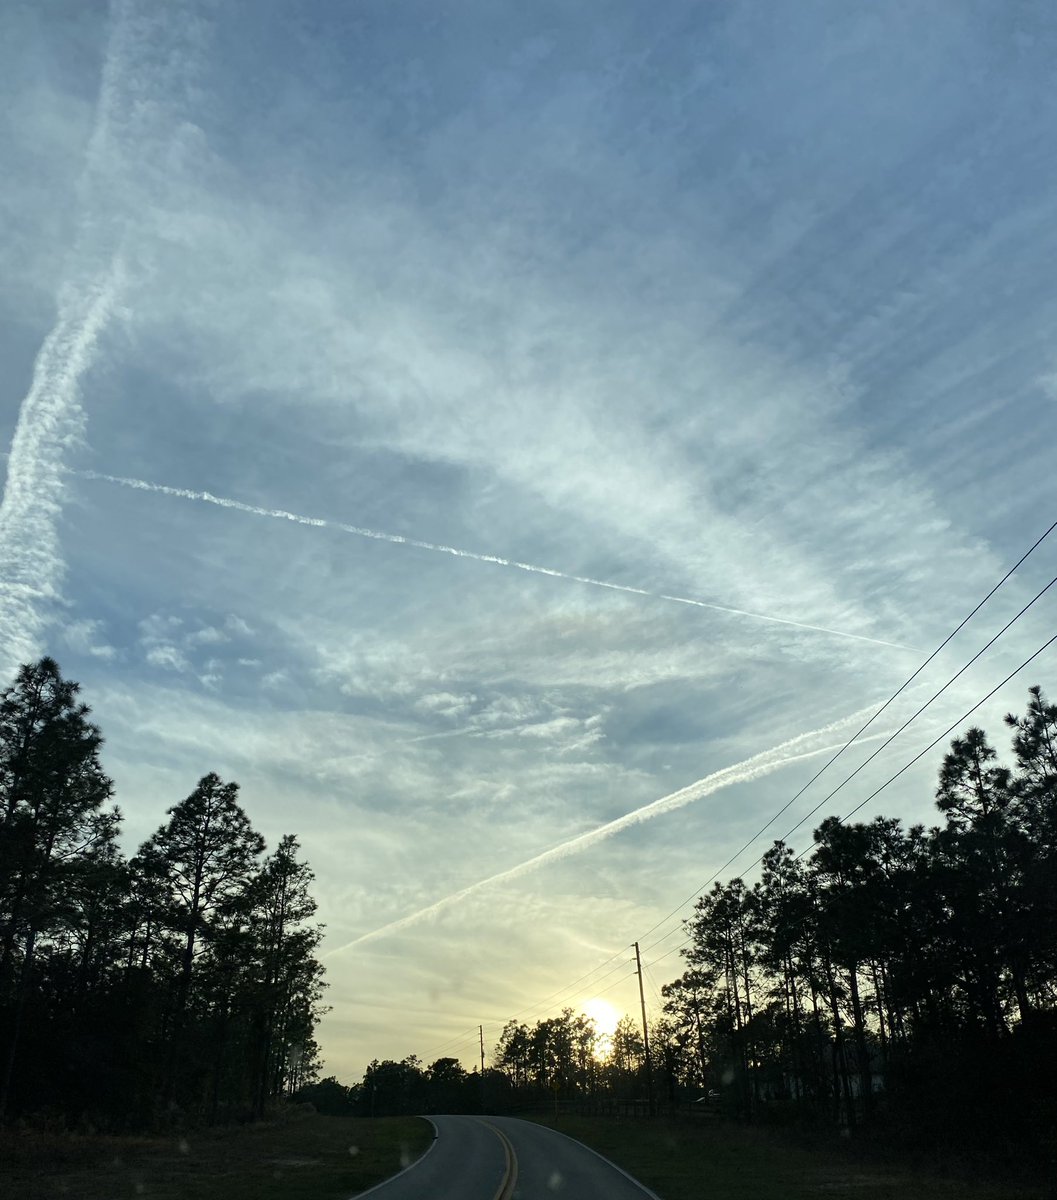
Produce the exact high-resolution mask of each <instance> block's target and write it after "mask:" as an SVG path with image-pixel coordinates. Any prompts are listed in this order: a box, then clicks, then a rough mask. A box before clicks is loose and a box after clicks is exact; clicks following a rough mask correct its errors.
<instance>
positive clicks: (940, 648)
mask: <svg viewBox="0 0 1057 1200" xmlns="http://www.w3.org/2000/svg"><path fill="white" fill-rule="evenodd" d="M1055 529H1057V521H1054V522H1053V523H1052V524H1051V525H1050V526H1049V527H1048V528H1047V529H1046V530H1045V531H1044V532H1043V533H1042V534H1040V535H1039V537H1037V538H1036V539H1035V541H1034V542H1033V543H1032V544H1031V546H1029V547H1028V549H1027V550H1025V551H1024V553H1023V554H1022V555H1021V556H1020V558H1018V559H1017V561H1016V562H1015V563H1014V564H1013V565H1012V566H1011V567H1010V568H1009V569H1008V570H1007V571H1006V572H1005V574H1004V575H1003V576H1002V578H1001V579H999V581H998V582H997V583H996V584H994V586H993V587H992V588H991V589H990V591H988V593H987V594H986V595H985V596H984V597H983V599H982V600H980V601H979V602H978V603H977V604H976V605H975V607H974V608H973V609H972V611H971V612H969V613H968V614H967V615H966V616H964V617H963V618H962V619H961V621H959V623H958V624H957V625H956V626H955V627H954V629H952V630H951V632H950V633H948V634H947V636H946V637H945V638H944V639H943V641H942V642H940V644H939V645H938V646H937V647H936V649H935V650H933V651H932V653H931V654H929V656H928V657H927V658H926V659H924V660H923V661H922V662H921V664H920V665H919V666H918V667H917V669H916V670H915V671H914V672H913V673H912V674H911V675H909V676H908V677H907V678H906V679H905V680H904V681H903V682H902V683H901V684H900V685H899V687H898V688H896V690H895V691H894V692H893V693H892V694H891V696H889V697H888V699H887V700H886V701H885V702H884V703H883V704H882V705H881V706H880V707H879V708H878V709H877V711H876V712H875V713H874V714H873V716H871V717H870V718H869V720H867V721H866V723H865V724H863V725H862V726H860V728H859V729H857V730H856V731H855V733H853V734H852V735H851V737H850V738H848V740H847V741H846V742H845V743H844V744H843V745H842V746H841V747H840V749H839V750H837V751H836V752H835V753H834V754H833V755H832V756H831V757H830V758H828V759H827V760H826V761H825V762H824V763H823V764H822V766H821V767H819V769H818V770H817V771H816V772H815V774H814V775H812V776H811V778H810V779H809V780H808V781H807V782H806V783H805V784H804V785H803V787H801V788H800V790H799V791H798V792H797V793H796V794H795V795H794V796H792V798H791V799H789V800H788V801H787V802H786V803H785V804H783V805H782V807H781V808H780V809H778V811H777V812H776V813H774V814H773V815H772V816H771V817H770V818H769V819H768V820H767V821H766V822H765V823H764V824H763V825H762V826H761V827H760V828H759V829H758V830H757V831H756V833H754V834H753V835H752V837H751V838H749V840H748V841H747V842H746V843H745V844H744V845H743V846H741V847H740V849H738V850H737V851H736V852H735V853H734V854H733V855H732V856H731V857H730V858H729V859H727V861H726V862H725V863H724V864H723V866H721V867H720V868H719V869H718V870H717V871H715V872H714V873H713V874H712V875H711V876H710V877H709V878H708V879H707V880H705V882H704V883H703V884H702V885H701V886H700V887H699V888H697V889H695V891H694V892H693V894H692V895H690V896H688V897H687V898H686V899H685V900H683V901H682V902H681V903H680V904H677V905H676V907H675V908H673V909H672V911H671V912H670V913H668V914H667V916H664V917H662V918H661V919H660V920H659V921H657V922H656V923H655V924H654V925H652V926H651V927H650V928H649V929H647V930H646V932H645V933H644V934H643V935H642V937H641V938H640V940H643V941H644V940H645V939H646V938H648V937H649V936H650V934H652V933H654V932H656V931H657V930H658V929H660V927H661V926H662V925H666V924H667V923H668V922H669V921H670V920H671V919H672V917H674V916H676V915H677V914H678V913H680V912H682V910H683V909H684V908H685V907H686V906H687V905H688V904H690V903H691V902H692V901H693V900H695V899H696V898H697V897H698V896H700V895H701V893H702V892H704V890H705V888H707V887H708V886H709V885H710V884H712V883H714V882H715V881H716V880H717V879H718V878H719V876H720V875H722V874H723V872H724V871H725V870H726V869H727V868H728V867H730V866H731V865H732V864H733V863H735V862H737V860H738V859H739V858H740V857H741V856H742V855H743V854H744V853H745V851H746V850H748V848H749V847H750V846H751V845H752V844H753V843H754V842H756V841H758V840H759V838H761V837H762V836H763V835H764V833H766V832H767V830H768V829H770V827H771V826H772V825H773V824H774V823H775V821H777V820H778V818H779V817H780V816H781V815H782V814H783V813H784V812H787V811H788V810H789V809H790V808H791V807H792V806H793V805H794V804H795V803H796V802H797V800H799V799H800V797H801V796H802V795H803V794H804V793H805V792H806V791H807V790H808V788H809V787H811V785H812V784H813V783H815V782H816V780H818V779H819V777H820V776H821V775H822V774H823V773H824V772H825V771H827V770H829V768H830V767H831V766H832V765H833V764H834V763H835V762H836V761H837V759H839V758H840V757H841V755H843V754H844V753H845V751H847V750H848V749H850V747H851V746H852V745H853V744H854V743H855V742H856V741H857V740H858V739H859V738H860V737H861V736H862V735H863V734H864V733H865V732H866V730H867V729H869V728H870V726H871V725H872V724H873V723H874V722H875V721H876V720H877V718H878V717H879V716H880V715H881V714H882V713H883V712H884V711H885V710H886V709H887V708H888V707H889V705H891V704H892V703H893V702H894V701H895V700H897V699H898V698H899V696H901V695H902V694H903V692H905V691H906V689H907V688H908V687H909V686H910V685H911V684H912V683H913V682H914V680H915V679H917V677H918V676H919V675H920V674H921V672H922V671H924V670H925V668H926V667H927V666H928V665H929V663H931V662H932V661H933V659H935V658H936V656H937V655H938V654H940V653H941V652H942V651H943V650H944V649H945V648H946V647H947V646H948V645H949V644H950V642H951V641H953V640H954V638H955V637H957V635H958V634H959V633H961V631H962V630H963V629H964V628H965V627H966V625H968V624H969V622H970V621H971V620H972V619H973V617H975V616H976V614H977V613H978V612H979V611H980V610H981V609H982V608H983V606H984V605H985V604H986V603H987V602H988V600H990V599H991V597H992V596H993V595H994V594H995V593H996V592H997V591H998V590H999V588H1001V587H1002V586H1003V584H1005V583H1006V582H1007V581H1008V580H1009V579H1010V577H1011V576H1012V575H1013V574H1014V573H1015V572H1016V571H1017V570H1018V569H1019V568H1020V567H1021V566H1022V565H1023V564H1024V563H1025V562H1026V561H1027V559H1028V558H1029V557H1030V556H1031V555H1032V554H1033V553H1034V552H1035V551H1036V550H1037V549H1038V548H1039V546H1041V545H1042V543H1043V542H1044V541H1045V540H1046V539H1047V538H1048V537H1049V536H1050V534H1051V533H1053V531H1054V530H1055ZM1047 586H1051V585H1047ZM1045 590H1046V589H1045V588H1044V589H1043V591H1045ZM1035 599H1036V600H1037V599H1038V596H1036V597H1035ZM1031 603H1032V604H1033V603H1034V600H1033V601H1031ZM1027 607H1030V604H1029V605H1028V606H1027ZM1019 615H1020V614H1018V616H1019ZM1014 619H1016V618H1014ZM1002 632H1004V630H1003V631H1002ZM884 745H888V742H885V743H884ZM882 749H884V746H881V747H880V748H879V749H878V750H876V751H875V752H874V755H871V757H874V756H876V754H879V753H880V751H881V750H882ZM867 761H869V760H867ZM863 765H865V764H863ZM672 932H674V930H673V931H672ZM665 937H671V933H668V934H665ZM661 940H664V939H661ZM656 944H657V943H656V942H655V943H654V945H656Z"/></svg>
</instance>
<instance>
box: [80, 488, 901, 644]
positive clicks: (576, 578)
mask: <svg viewBox="0 0 1057 1200" xmlns="http://www.w3.org/2000/svg"><path fill="white" fill-rule="evenodd" d="M76 474H78V475H79V476H80V477H81V478H83V479H95V480H99V481H100V482H102V483H112V484H116V485H117V486H118V487H125V488H132V489H133V490H134V491H138V492H153V493H155V494H156V495H161V496H173V497H176V498H177V499H180V500H195V501H198V502H199V503H200V504H214V505H216V506H217V507H218V508H229V509H232V510H234V511H235V512H242V513H248V514H250V515H251V516H255V517H269V518H271V519H272V520H276V521H292V522H293V523H294V524H295V525H308V526H311V527H312V528H314V529H334V530H337V531H339V532H341V533H351V534H353V535H354V536H356V537H362V538H370V539H372V540H373V541H376V542H390V543H391V544H393V545H396V546H412V547H414V548H415V549H416V550H431V551H433V552H434V553H435V554H450V555H452V556H453V557H455V558H468V559H472V560H473V561H474V562H482V563H491V564H492V565H494V566H498V567H512V568H514V569H516V570H518V571H529V572H531V573H532V574H534V575H548V576H550V577H551V578H552V579H565V580H568V581H569V582H570V583H583V584H587V585H588V586H589V587H598V588H607V589H608V590H610V591H613V592H627V593H629V594H631V595H633V596H648V597H650V598H651V599H653V600H667V601H670V602H671V603H673V604H688V605H691V606H692V607H694V608H707V609H710V610H712V611H713V612H721V613H728V614H730V615H732V616H736V617H747V618H749V619H750V620H753V621H769V622H771V623H772V624H775V625H788V626H790V627H792V628H793V629H804V630H808V631H809V632H811V633H822V634H827V635H828V636H830V637H839V638H849V639H851V640H852V641H856V642H869V643H870V644H871V645H874V646H885V647H887V648H889V649H891V650H913V649H914V648H913V647H912V646H904V645H902V644H901V643H899V642H888V641H885V640H884V639H883V638H875V637H868V636H867V635H866V634H863V633H850V632H848V630H846V629H830V628H829V627H828V626H825V625H812V624H810V623H809V622H807V621H793V620H791V619H790V618H788V617H776V616H773V615H771V614H769V613H759V612H751V611H750V610H748V609H744V608H733V607H732V606H730V605H726V604H713V603H712V602H711V601H708V600H697V599H694V598H693V597H690V596H673V595H671V594H669V593H667V592H655V591H650V590H649V589H648V588H639V587H632V586H630V585H629V584H625V583H612V582H610V581H609V580H605V579H592V578H591V577H590V576H588V575H573V574H570V573H569V572H566V571H556V570H554V568H552V567H541V566H539V565H537V564H536V563H526V562H519V561H518V560H517V559H513V558H503V557H502V556H501V555H498V554H478V553H477V552H475V551H473V550H460V549H459V548H458V547H456V546H446V545H444V544H443V543H439V542H425V541H422V540H421V539H420V538H410V537H404V536H403V535H402V534H399V533H386V532H384V531H383V530H379V529H365V528H364V527H363V526H361V525H349V524H347V523H346V522H344V521H332V520H329V519H327V518H325V517H306V516H303V515H301V514H300V513H292V512H287V511H286V509H282V508H262V507H261V506H260V505H257V504H246V503H244V502H243V501H241V500H232V499H230V498H229V497H227V496H215V495H213V493H212V492H197V491H193V490H191V489H190V488H179V487H170V486H168V485H166V484H163V483H151V482H150V481H149V480H146V479H132V478H129V477H128V476H124V475H107V474H104V473H103V472H102V471H78V472H76Z"/></svg>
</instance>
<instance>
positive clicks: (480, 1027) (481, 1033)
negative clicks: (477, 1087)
mask: <svg viewBox="0 0 1057 1200" xmlns="http://www.w3.org/2000/svg"><path fill="white" fill-rule="evenodd" d="M477 1036H478V1037H479V1038H480V1039H481V1111H482V1112H484V1111H485V1107H486V1105H485V1095H484V1026H483V1025H478V1026H477Z"/></svg>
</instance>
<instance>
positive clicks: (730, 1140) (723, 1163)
mask: <svg viewBox="0 0 1057 1200" xmlns="http://www.w3.org/2000/svg"><path fill="white" fill-rule="evenodd" d="M537 1119H539V1120H540V1123H541V1124H544V1125H549V1126H551V1127H553V1128H555V1129H559V1130H561V1132H562V1133H565V1134H568V1135H569V1136H570V1137H574V1138H578V1139H579V1140H580V1141H582V1142H584V1143H585V1144H586V1145H588V1146H591V1147H592V1148H593V1149H595V1150H597V1151H598V1152H599V1153H600V1154H604V1155H605V1156H606V1158H609V1159H611V1160H612V1161H613V1162H615V1163H617V1164H618V1165H619V1166H621V1167H623V1168H624V1170H626V1171H628V1172H629V1173H630V1174H632V1175H634V1176H635V1178H636V1179H639V1180H641V1181H642V1182H643V1183H645V1184H646V1185H647V1186H648V1187H651V1188H652V1189H653V1190H654V1191H655V1192H656V1193H657V1194H658V1195H659V1196H660V1197H661V1200H704V1198H705V1197H707V1200H820V1198H824V1200H1036V1198H1038V1200H1042V1198H1043V1197H1044V1196H1045V1195H1046V1193H1045V1191H1044V1190H1043V1189H1041V1188H1040V1189H1032V1188H1030V1187H1028V1188H1024V1187H1020V1188H1017V1187H1013V1186H1009V1185H1005V1184H1002V1183H999V1182H992V1183H988V1182H983V1181H980V1180H978V1179H977V1180H973V1179H970V1178H968V1177H965V1176H963V1177H961V1178H958V1177H955V1176H954V1175H940V1174H938V1173H936V1172H934V1171H929V1170H927V1169H925V1168H922V1167H919V1166H916V1165H912V1164H908V1163H892V1162H884V1163H878V1162H870V1161H866V1160H864V1158H863V1157H862V1156H861V1155H859V1154H854V1153H853V1152H852V1151H851V1150H850V1149H849V1150H845V1149H843V1148H841V1147H837V1146H831V1147H826V1148H822V1149H818V1148H812V1149H808V1148H806V1147H805V1146H803V1145H798V1144H796V1143H795V1142H792V1141H791V1140H790V1139H789V1138H787V1137H780V1136H778V1135H776V1134H774V1133H772V1132H770V1131H768V1130H762V1129H753V1128H747V1127H745V1126H740V1125H734V1124H727V1123H712V1122H705V1121H702V1120H700V1119H699V1120H694V1119H692V1118H684V1119H668V1120H656V1121H636V1120H619V1119H615V1118H607V1117H574V1116H562V1117H561V1118H560V1119H559V1120H558V1121H557V1122H555V1120H554V1118H553V1117H547V1118H537Z"/></svg>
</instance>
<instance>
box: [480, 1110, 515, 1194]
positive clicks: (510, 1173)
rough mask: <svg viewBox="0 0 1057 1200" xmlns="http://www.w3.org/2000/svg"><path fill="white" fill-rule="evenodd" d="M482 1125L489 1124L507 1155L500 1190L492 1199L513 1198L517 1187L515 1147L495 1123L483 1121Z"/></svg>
mask: <svg viewBox="0 0 1057 1200" xmlns="http://www.w3.org/2000/svg"><path fill="white" fill-rule="evenodd" d="M481 1124H482V1125H487V1126H488V1128H489V1129H490V1130H491V1131H492V1132H493V1133H494V1134H495V1135H496V1137H497V1138H498V1139H499V1141H500V1143H501V1144H502V1147H503V1153H504V1155H505V1156H506V1170H505V1171H504V1172H503V1178H502V1179H501V1180H500V1182H499V1190H498V1191H497V1192H496V1194H495V1196H494V1197H493V1198H492V1200H511V1197H512V1196H513V1195H514V1188H516V1187H517V1155H516V1154H515V1153H514V1147H513V1146H511V1144H510V1139H509V1138H508V1137H507V1135H506V1134H505V1133H504V1132H503V1131H502V1130H501V1129H500V1128H499V1127H498V1125H493V1124H492V1122H491V1121H484V1120H482V1121H481Z"/></svg>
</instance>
